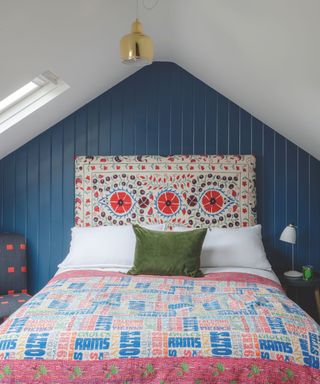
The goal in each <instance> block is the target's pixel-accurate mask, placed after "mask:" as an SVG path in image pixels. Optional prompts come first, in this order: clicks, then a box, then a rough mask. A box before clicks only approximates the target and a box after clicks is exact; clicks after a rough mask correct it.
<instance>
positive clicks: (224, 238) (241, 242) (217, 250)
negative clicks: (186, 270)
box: [173, 225, 271, 271]
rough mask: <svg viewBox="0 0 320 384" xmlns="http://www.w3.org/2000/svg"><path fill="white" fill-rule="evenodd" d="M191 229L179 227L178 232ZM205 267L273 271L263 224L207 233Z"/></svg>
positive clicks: (202, 258)
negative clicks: (262, 229) (264, 241)
mask: <svg viewBox="0 0 320 384" xmlns="http://www.w3.org/2000/svg"><path fill="white" fill-rule="evenodd" d="M188 229H189V228H186V227H175V228H174V229H173V230H174V231H185V230H188ZM201 267H203V268H213V267H245V268H256V269H265V270H269V271H270V270H271V265H270V263H269V261H268V259H267V256H266V252H265V250H264V246H263V243H262V237H261V225H255V226H253V227H242V228H212V229H210V230H208V231H207V235H206V237H205V239H204V242H203V247H202V253H201Z"/></svg>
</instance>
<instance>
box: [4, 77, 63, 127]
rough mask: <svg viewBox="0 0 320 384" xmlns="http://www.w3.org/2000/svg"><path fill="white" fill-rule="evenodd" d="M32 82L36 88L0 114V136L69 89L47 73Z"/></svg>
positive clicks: (60, 80) (61, 81)
mask: <svg viewBox="0 0 320 384" xmlns="http://www.w3.org/2000/svg"><path fill="white" fill-rule="evenodd" d="M32 82H34V83H35V84H36V85H37V86H38V87H37V88H35V89H34V90H32V91H30V92H28V93H27V94H25V95H22V96H21V97H20V98H18V99H17V100H15V101H13V102H12V103H10V104H9V105H8V106H7V107H6V108H5V109H4V110H3V111H2V112H1V113H0V134H1V133H3V132H4V131H6V130H7V129H9V128H10V127H12V126H13V125H15V124H17V123H18V122H19V121H21V120H22V119H24V118H25V117H27V116H28V115H30V114H31V113H33V112H34V111H36V110H37V109H39V108H41V107H42V106H43V105H45V104H47V103H48V102H49V101H51V100H53V99H54V98H56V97H57V96H59V95H60V94H61V93H63V92H65V91H66V90H67V89H69V88H70V87H69V85H68V84H66V83H65V82H64V81H63V80H62V79H59V78H58V77H57V76H56V75H54V74H53V73H52V72H49V71H46V72H44V73H43V74H41V75H40V76H38V77H36V78H35V79H33V80H32ZM11 95H13V94H11ZM11 95H10V96H11Z"/></svg>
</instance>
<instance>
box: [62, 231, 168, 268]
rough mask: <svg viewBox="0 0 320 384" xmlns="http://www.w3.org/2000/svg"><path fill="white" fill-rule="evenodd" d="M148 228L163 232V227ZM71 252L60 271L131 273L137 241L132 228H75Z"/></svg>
mask: <svg viewBox="0 0 320 384" xmlns="http://www.w3.org/2000/svg"><path fill="white" fill-rule="evenodd" d="M146 228H148V229H151V230H158V231H161V230H163V229H164V226H163V225H162V224H159V225H157V224H156V225H148V226H146ZM71 233H72V236H71V244H70V252H69V254H68V255H67V257H66V258H65V259H64V260H63V262H62V263H61V264H59V265H58V268H60V269H67V268H84V267H88V268H108V269H112V270H113V271H119V272H127V271H128V270H129V269H130V268H131V267H132V265H133V260H134V251H135V246H136V237H135V234H134V232H133V229H132V225H119V226H101V227H74V228H72V230H71Z"/></svg>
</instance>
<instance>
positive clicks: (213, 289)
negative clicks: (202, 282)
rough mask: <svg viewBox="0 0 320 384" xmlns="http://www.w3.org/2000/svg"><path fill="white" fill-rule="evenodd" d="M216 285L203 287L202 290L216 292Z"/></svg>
mask: <svg viewBox="0 0 320 384" xmlns="http://www.w3.org/2000/svg"><path fill="white" fill-rule="evenodd" d="M215 291H216V287H201V292H215Z"/></svg>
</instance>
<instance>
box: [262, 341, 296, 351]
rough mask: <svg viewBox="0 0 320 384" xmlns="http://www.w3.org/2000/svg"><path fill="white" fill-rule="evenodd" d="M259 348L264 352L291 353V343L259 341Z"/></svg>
mask: <svg viewBox="0 0 320 384" xmlns="http://www.w3.org/2000/svg"><path fill="white" fill-rule="evenodd" d="M259 346H260V349H261V350H264V351H273V352H284V353H292V352H293V350H292V345H291V343H290V342H286V341H279V340H264V339H260V340H259Z"/></svg>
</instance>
